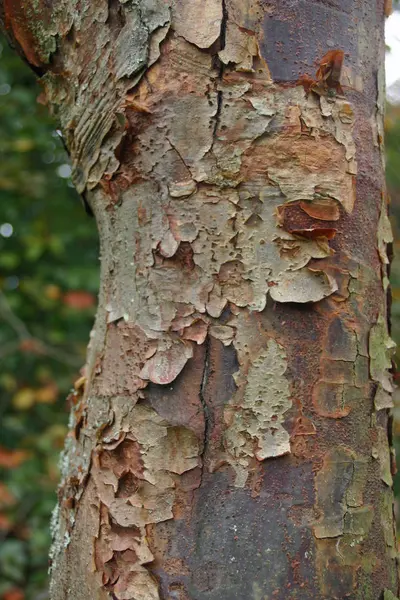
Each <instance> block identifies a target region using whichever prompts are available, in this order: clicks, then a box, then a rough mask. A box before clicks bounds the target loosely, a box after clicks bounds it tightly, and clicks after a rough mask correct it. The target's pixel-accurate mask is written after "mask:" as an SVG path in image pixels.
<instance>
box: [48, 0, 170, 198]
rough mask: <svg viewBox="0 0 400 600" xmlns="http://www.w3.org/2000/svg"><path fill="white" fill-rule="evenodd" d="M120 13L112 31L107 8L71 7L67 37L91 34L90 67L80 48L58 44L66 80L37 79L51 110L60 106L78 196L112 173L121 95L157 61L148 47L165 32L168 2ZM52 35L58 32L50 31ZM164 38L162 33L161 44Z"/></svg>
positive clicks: (130, 7) (133, 6)
mask: <svg viewBox="0 0 400 600" xmlns="http://www.w3.org/2000/svg"><path fill="white" fill-rule="evenodd" d="M123 12H124V21H125V24H124V25H123V27H122V28H121V29H119V30H118V29H117V28H115V27H111V26H110V25H108V21H107V19H106V18H105V17H107V14H108V9H107V6H105V7H102V6H101V5H100V6H98V5H96V6H95V5H87V6H85V8H84V9H80V10H73V7H71V15H73V16H70V17H69V20H68V23H69V29H71V31H72V32H73V35H74V36H78V37H81V36H82V35H84V34H83V32H84V31H88V30H92V34H91V39H92V40H93V47H92V48H91V53H92V57H91V62H90V65H89V66H87V65H86V60H87V59H86V53H87V48H86V45H85V44H76V45H75V47H74V49H73V50H71V49H66V48H65V45H64V47H63V50H64V52H62V51H61V50H60V58H61V59H62V61H63V62H64V70H65V72H68V73H69V79H68V80H64V79H63V77H62V76H54V75H53V74H51V73H48V74H46V75H45V76H44V77H43V79H42V81H43V84H44V88H45V91H46V95H47V98H48V100H49V103H50V105H51V107H52V108H53V110H56V109H57V107H58V106H61V105H62V107H63V110H62V111H60V119H61V127H62V130H63V132H64V134H65V140H66V144H67V146H68V149H69V151H70V154H71V161H72V179H73V182H74V184H75V186H76V188H77V190H78V192H83V191H84V190H85V188H86V187H88V188H93V187H95V186H96V185H97V184H98V182H99V181H100V179H101V178H102V177H103V175H104V174H108V175H111V174H112V173H114V172H115V171H116V170H117V168H118V166H119V162H118V159H117V158H116V156H115V150H116V148H117V146H118V145H119V143H120V142H121V140H122V138H123V136H124V132H125V129H124V118H123V112H124V102H125V95H126V92H127V90H129V89H131V88H132V87H133V86H134V85H136V84H137V83H138V81H139V80H140V79H141V77H142V75H143V73H144V70H145V68H146V67H148V66H149V58H150V54H151V55H152V57H153V60H156V58H157V57H158V55H157V52H156V51H155V49H154V46H153V47H152V46H151V38H152V34H153V33H155V32H157V31H158V30H159V29H160V28H165V26H166V25H167V24H168V23H169V19H170V11H169V5H168V2H162V1H161V0H154V2H150V3H149V2H143V1H141V2H138V3H126V4H125V3H124V5H123ZM56 23H57V22H56ZM59 25H60V27H61V25H62V24H61V23H60V24H59ZM53 29H54V27H53ZM53 29H52V30H51V31H52V32H53ZM54 31H55V33H60V31H57V27H56V26H55V29H54ZM165 33H166V32H165V29H164V30H163V35H162V36H161V39H162V37H163V36H164V37H165ZM160 41H161V40H160ZM150 50H151V52H150ZM110 64H112V65H113V71H110V68H109V65H110ZM87 71H89V72H87ZM82 77H84V78H85V83H84V84H83V85H81V84H80V81H81V78H82Z"/></svg>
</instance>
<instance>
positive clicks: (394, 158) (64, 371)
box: [0, 38, 400, 600]
mask: <svg viewBox="0 0 400 600" xmlns="http://www.w3.org/2000/svg"><path fill="white" fill-rule="evenodd" d="M39 96H40V88H39V86H38V84H37V83H36V81H35V77H34V75H33V74H32V73H31V72H30V70H29V69H28V68H27V67H26V66H25V65H24V64H23V62H22V61H21V60H20V59H19V58H18V57H17V56H16V55H15V54H14V53H13V52H12V51H11V50H9V48H8V47H7V44H6V43H5V42H4V40H2V39H1V38H0V197H1V202H0V362H1V368H0V421H1V435H0V598H1V600H46V599H47V598H48V594H47V562H48V559H47V555H48V547H49V544H50V535H49V519H50V513H51V511H52V509H53V507H54V504H55V500H56V497H55V489H56V486H57V482H58V468H57V463H58V456H59V452H60V450H61V448H62V446H63V440H64V436H65V434H66V432H67V420H68V406H67V401H66V398H67V395H68V393H69V391H70V389H71V387H72V386H73V382H74V381H75V380H76V379H78V378H79V376H80V369H81V367H82V366H83V364H84V361H85V350H86V344H87V341H88V338H89V332H90V328H91V326H92V323H93V318H94V313H95V304H96V294H97V290H98V270H99V269H98V246H97V233H96V227H95V222H94V219H90V218H89V217H87V216H86V215H85V212H84V210H83V208H82V205H81V202H80V199H79V198H78V196H77V194H76V192H75V191H74V189H73V187H72V186H71V183H70V180H69V175H70V167H69V165H68V160H67V157H66V153H65V151H64V148H63V146H62V142H61V139H60V136H59V134H58V132H57V130H55V124H54V122H53V121H52V120H51V119H50V117H49V116H48V114H47V110H46V108H45V107H43V106H41V104H40V103H39V102H38V101H37V98H38V97H39ZM386 148H387V179H388V186H389V190H390V194H391V198H392V223H393V226H394V230H395V239H396V240H398V241H396V242H395V249H397V254H398V255H400V104H399V105H397V106H396V105H388V108H387V116H386ZM392 286H393V299H394V301H393V333H394V337H395V339H396V341H397V342H400V259H398V258H395V260H394V262H393V265H392ZM397 363H398V364H400V351H399V350H398V355H397ZM396 404H397V406H396V409H395V432H396V434H397V435H396V443H397V444H398V445H399V448H398V454H399V451H400V441H399V440H400V398H399V400H398V401H396ZM395 485H396V493H397V495H398V497H399V496H400V480H399V478H397V480H396V482H395Z"/></svg>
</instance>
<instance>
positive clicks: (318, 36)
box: [3, 0, 398, 600]
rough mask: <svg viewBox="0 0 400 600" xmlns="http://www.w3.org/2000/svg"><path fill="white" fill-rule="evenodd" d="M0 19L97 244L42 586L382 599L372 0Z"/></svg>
mask: <svg viewBox="0 0 400 600" xmlns="http://www.w3.org/2000/svg"><path fill="white" fill-rule="evenodd" d="M3 21H4V27H5V30H6V32H7V33H8V35H9V37H11V38H12V39H13V41H14V44H15V45H16V46H17V47H18V48H19V50H20V51H21V52H22V53H23V54H24V55H25V57H26V59H27V60H28V62H29V63H30V64H31V66H32V67H33V68H35V70H36V71H37V72H38V73H39V74H40V75H41V81H42V84H43V89H44V96H45V98H46V100H47V102H48V104H49V105H50V107H51V109H52V110H53V111H54V112H55V113H56V114H57V115H58V117H59V119H60V122H61V127H62V130H63V134H64V138H65V142H66V145H67V147H68V149H69V152H70V155H71V160H72V166H73V179H74V182H75V184H76V186H77V189H78V191H79V192H81V193H84V194H85V198H86V200H87V202H88V203H89V205H90V207H91V209H92V210H93V212H94V214H95V216H96V219H97V223H98V228H99V233H100V240H101V290H100V300H99V308H98V313H97V318H96V323H95V327H94V329H93V332H92V337H91V342H90V347H89V353H88V363H87V381H86V385H85V386H84V387H81V388H79V389H77V390H76V392H75V393H74V394H73V402H74V408H73V410H72V417H71V433H70V435H69V437H68V439H67V444H66V451H65V454H64V458H63V461H62V466H63V479H62V484H61V487H60V491H59V506H58V508H57V510H56V512H55V515H54V521H53V536H54V545H53V548H52V556H51V574H52V585H51V597H52V600H67V599H71V600H77V599H78V600H79V599H88V600H89V599H93V600H94V599H98V600H100V599H101V600H103V599H106V598H114V599H117V600H159V599H177V600H189V599H190V600H233V599H238V600H244V599H248V598H251V599H252V600H267V599H268V600H284V599H288V598H290V599H296V600H310V599H332V598H336V599H343V598H351V599H359V600H378V599H383V598H384V599H385V600H390V599H393V598H395V595H396V594H397V593H398V574H397V565H396V539H395V530H394V520H393V493H392V477H391V459H390V407H391V391H392V383H391V375H390V373H389V370H388V369H389V368H390V365H391V352H392V342H391V340H390V338H389V334H388V329H387V304H386V288H387V274H386V271H387V263H388V260H387V255H386V243H388V242H390V240H391V238H390V226H389V224H388V219H387V216H386V211H387V207H386V193H385V182H384V172H383V166H382V111H383V104H384V89H383V79H384V74H383V59H384V41H383V21H384V2H383V0H369V1H364V2H355V1H353V2H349V1H348V0H332V1H328V0H319V1H311V0H299V1H297V2H292V1H289V0H171V1H168V0H137V1H136V2H134V1H122V0H120V1H119V2H118V1H117V0H109V1H106V0H92V1H91V2H89V1H88V0H84V1H80V2H77V1H76V0H58V1H57V2H55V1H54V2H50V3H49V2H47V1H45V0H36V1H35V2H33V0H25V1H22V0H21V1H20V2H18V1H16V0H3ZM343 52H344V62H343V67H342V61H343ZM317 69H318V72H317V73H316V71H317ZM339 77H340V83H339ZM66 227H74V224H73V223H66ZM82 260H84V257H82ZM388 438H389V439H388Z"/></svg>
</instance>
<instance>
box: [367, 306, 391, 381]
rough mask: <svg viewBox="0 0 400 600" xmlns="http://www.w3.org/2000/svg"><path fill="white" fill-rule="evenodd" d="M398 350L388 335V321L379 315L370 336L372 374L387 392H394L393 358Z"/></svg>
mask: <svg viewBox="0 0 400 600" xmlns="http://www.w3.org/2000/svg"><path fill="white" fill-rule="evenodd" d="M395 348H396V344H395V342H394V341H393V340H392V339H391V337H390V336H389V333H388V328H387V321H386V319H385V318H384V316H383V315H379V317H378V320H377V322H376V323H375V325H373V326H372V327H371V331H370V334H369V355H370V373H371V377H372V379H373V380H374V381H376V382H377V383H379V384H380V385H381V386H382V388H383V390H384V391H385V392H389V393H390V392H392V391H393V385H392V376H391V374H390V373H389V369H390V368H391V366H392V356H393V354H394V351H395Z"/></svg>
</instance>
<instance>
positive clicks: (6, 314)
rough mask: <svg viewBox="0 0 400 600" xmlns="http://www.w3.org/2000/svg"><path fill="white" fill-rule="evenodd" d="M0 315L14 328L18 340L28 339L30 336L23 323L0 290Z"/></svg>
mask: <svg viewBox="0 0 400 600" xmlns="http://www.w3.org/2000/svg"><path fill="white" fill-rule="evenodd" d="M0 315H1V316H2V317H3V318H4V321H6V322H7V323H8V324H9V325H10V326H11V327H12V328H13V329H14V331H15V333H16V334H17V335H18V337H19V339H20V340H25V339H30V338H31V337H32V336H31V334H30V333H29V331H28V329H27V327H26V325H25V323H24V322H23V321H21V319H20V318H19V317H18V316H17V315H16V314H15V313H14V311H13V309H12V308H11V306H10V304H9V302H8V300H7V298H6V296H5V295H4V294H3V292H2V291H0Z"/></svg>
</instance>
